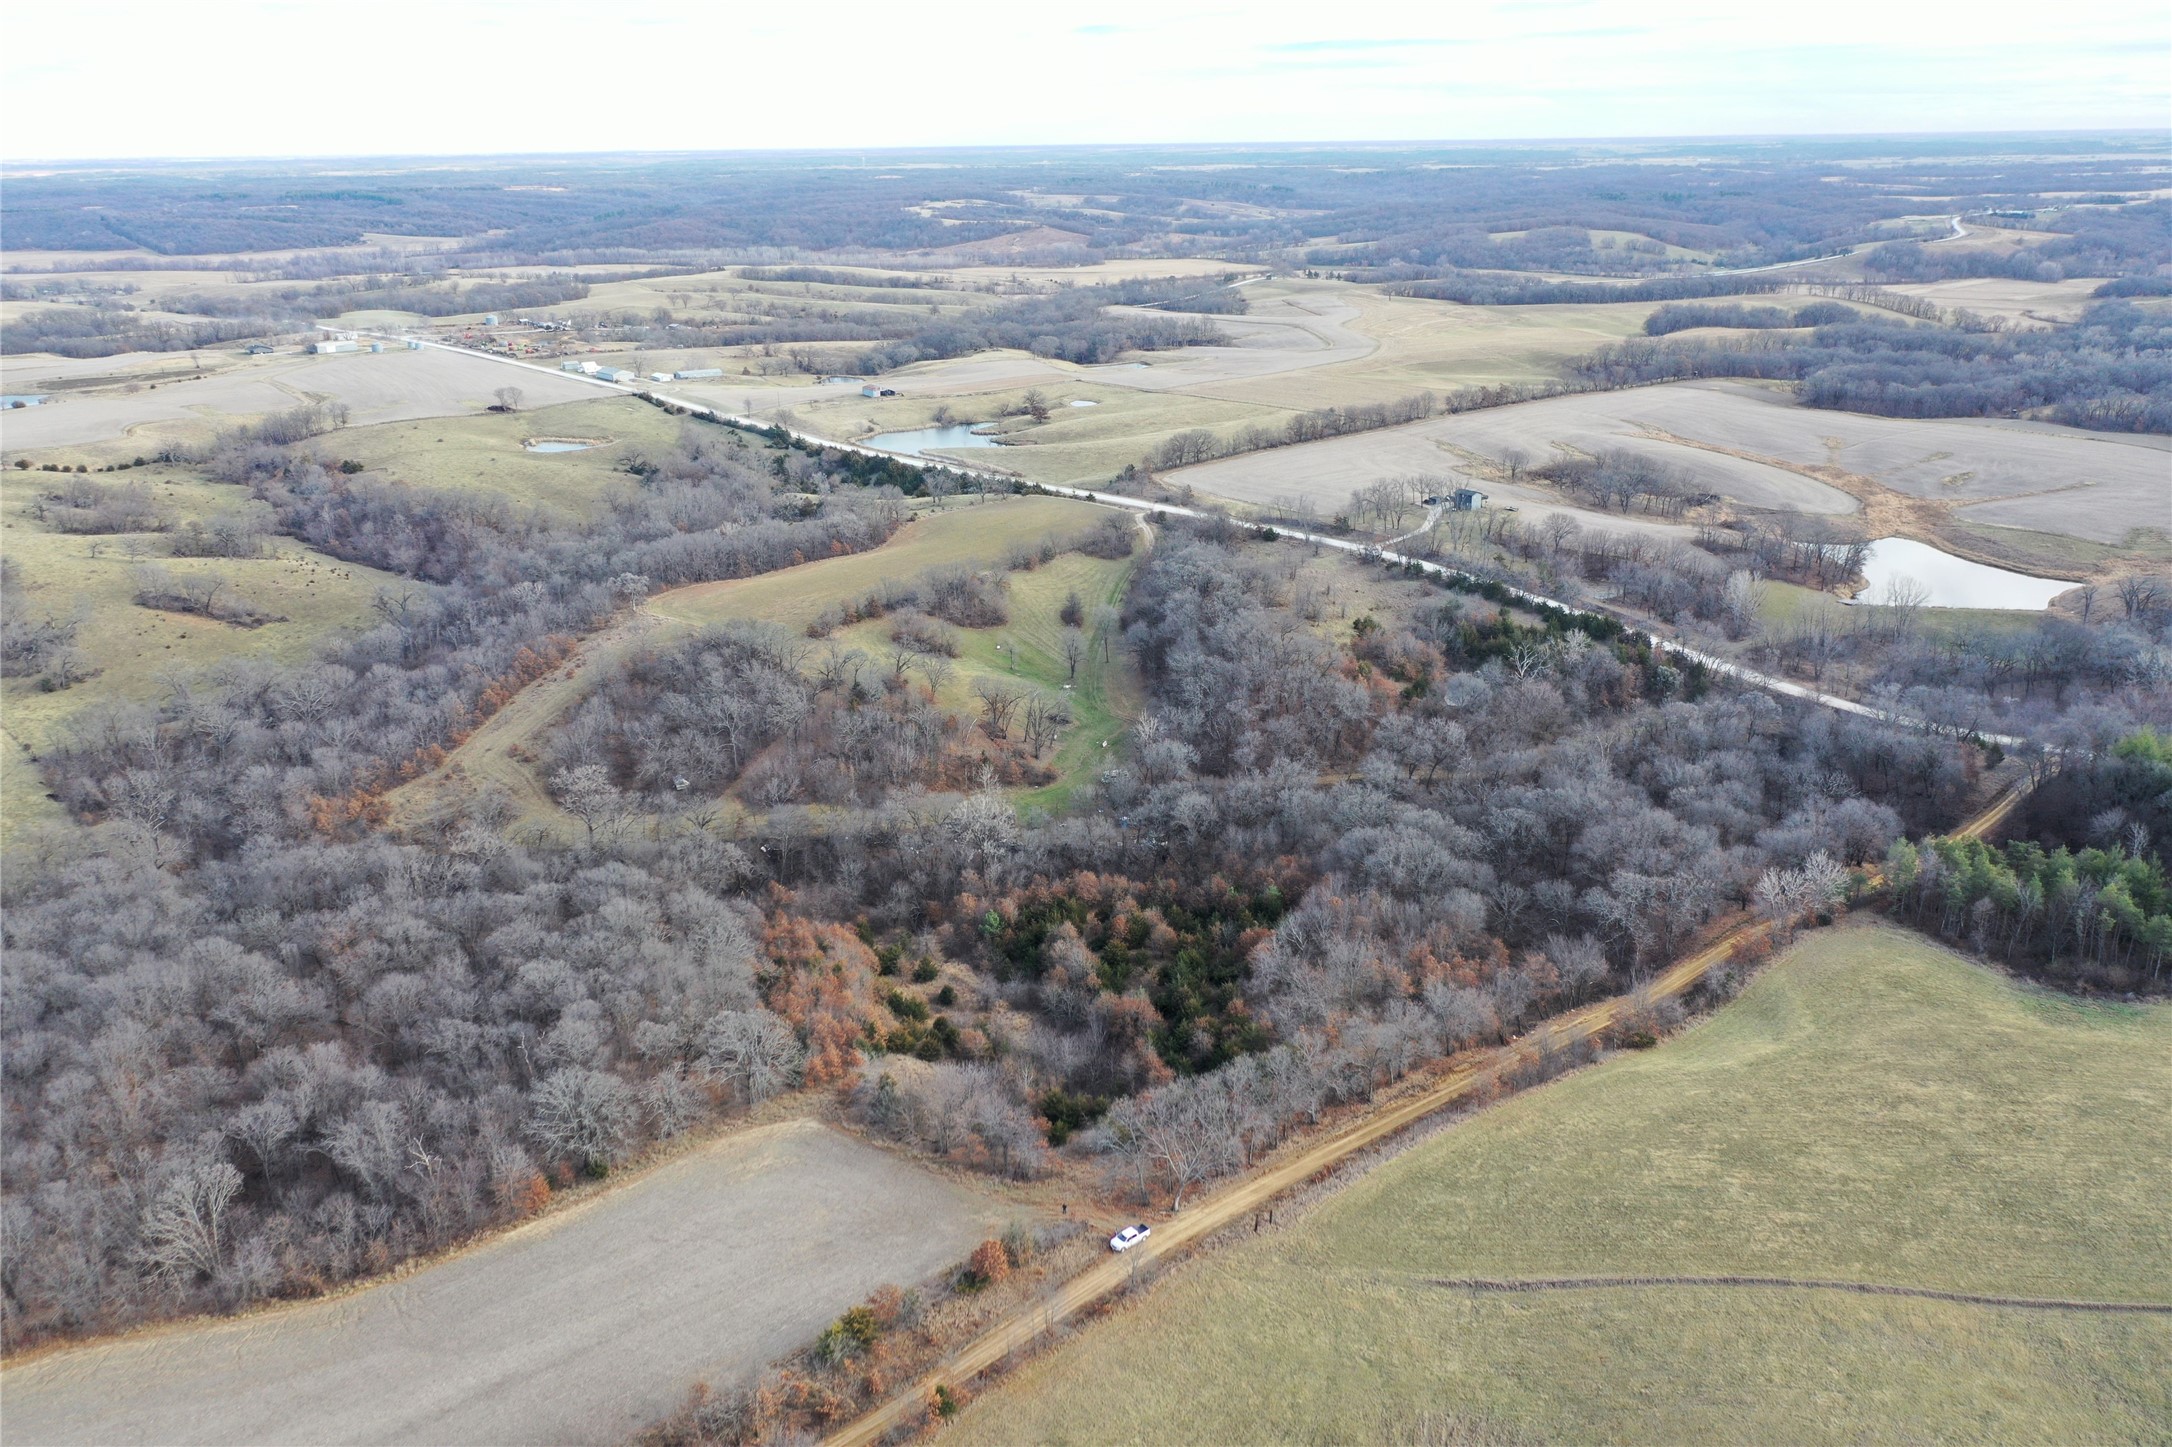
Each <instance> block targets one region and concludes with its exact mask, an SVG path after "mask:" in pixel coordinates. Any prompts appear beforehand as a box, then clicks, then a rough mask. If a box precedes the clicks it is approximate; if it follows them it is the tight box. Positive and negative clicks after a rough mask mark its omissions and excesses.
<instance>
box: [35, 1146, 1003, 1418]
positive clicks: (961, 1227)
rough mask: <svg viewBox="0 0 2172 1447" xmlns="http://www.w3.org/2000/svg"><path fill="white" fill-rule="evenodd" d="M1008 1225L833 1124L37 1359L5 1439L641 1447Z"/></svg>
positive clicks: (715, 1152) (718, 1152) (702, 1154)
mask: <svg viewBox="0 0 2172 1447" xmlns="http://www.w3.org/2000/svg"><path fill="white" fill-rule="evenodd" d="M1001 1219H1003V1218H1002V1216H1001V1213H1000V1210H999V1208H998V1207H996V1206H995V1205H994V1204H993V1203H992V1202H991V1201H990V1200H989V1199H987V1198H984V1197H980V1196H976V1195H973V1194H971V1193H969V1192H967V1191H966V1190H964V1189H962V1188H960V1187H958V1186H955V1185H952V1184H950V1183H949V1182H947V1181H945V1180H943V1179H942V1178H941V1177H939V1176H936V1175H934V1174H932V1173H930V1172H927V1171H924V1170H921V1169H920V1168H918V1167H917V1166H914V1165H912V1164H910V1163H908V1162H906V1161H904V1160H902V1159H900V1158H898V1157H895V1156H892V1155H889V1154H887V1153H885V1152H883V1151H880V1150H877V1149H875V1148H874V1147H872V1146H868V1145H864V1144H862V1143H860V1142H859V1141H856V1140H854V1139H852V1138H851V1137H850V1136H846V1135H843V1134H841V1133H839V1132H837V1131H834V1130H832V1129H830V1128H829V1127H827V1126H824V1125H821V1124H818V1123H816V1122H814V1121H809V1120H796V1121H787V1122H784V1123H782V1124H777V1125H770V1126H763V1127H758V1128H754V1129H749V1130H745V1131H741V1132H738V1133H736V1134H733V1135H730V1136H727V1137H725V1138H724V1139H722V1140H720V1141H717V1142H715V1143H714V1144H711V1145H707V1146H704V1147H701V1148H699V1149H697V1150H695V1151H692V1152H690V1153H689V1154H687V1155H685V1156H683V1157H681V1158H680V1159H678V1160H675V1161H672V1162H670V1163H668V1164H666V1165H663V1166H661V1167H659V1168H657V1169H656V1170H654V1171H651V1172H649V1173H647V1174H645V1175H643V1176H640V1177H638V1178H636V1179H633V1180H630V1181H628V1182H627V1183H626V1184H625V1185H623V1186H621V1187H618V1188H617V1189H613V1190H608V1191H605V1192H603V1193H601V1194H599V1195H597V1196H596V1197H594V1198H593V1199H591V1200H588V1201H586V1202H582V1203H580V1204H577V1205H575V1206H573V1207H571V1208H569V1209H567V1210H565V1211H563V1212H560V1213H557V1214H553V1215H550V1216H547V1217H545V1218H544V1219H542V1220H540V1221H536V1222H534V1223H531V1224H530V1225H527V1226H524V1227H522V1228H520V1229H519V1230H516V1231H514V1232H512V1233H510V1234H509V1235H506V1236H504V1237H501V1238H499V1239H497V1240H495V1241H492V1242H489V1243H488V1244H486V1245H483V1246H480V1247H477V1248H476V1249H474V1250H472V1251H469V1252H467V1253H465V1254H463V1255H460V1256H456V1257H454V1258H452V1259H451V1260H448V1261H445V1262H443V1263H441V1264H439V1265H435V1266H431V1267H427V1268H425V1269H423V1270H420V1271H417V1272H415V1273H413V1274H411V1275H408V1276H405V1277H402V1278H400V1279H398V1280H395V1281H392V1282H388V1283H386V1284H384V1285H381V1286H375V1287H370V1288H367V1289H364V1290H361V1291H357V1292H352V1293H349V1294H347V1295H343V1296H338V1297H334V1298H332V1299H330V1300H327V1301H322V1302H314V1303H309V1304H305V1305H300V1306H293V1307H285V1308H280V1309H277V1310H272V1311H267V1312H262V1313H259V1314H257V1315H254V1316H249V1317H244V1318H241V1319H238V1320H234V1321H223V1322H213V1323H208V1324H202V1325H189V1326H182V1327H178V1328H171V1329H166V1330H155V1331H149V1332H144V1333H141V1334H138V1335H134V1336H129V1337H123V1338H121V1339H119V1340H116V1341H113V1342H111V1343H106V1344H102V1345H95V1346H89V1347H83V1348H78V1349H75V1350H70V1351H61V1352H54V1353H51V1354H49V1355H44V1356H40V1357H35V1358H33V1359H31V1360H29V1361H26V1362H24V1363H22V1364H20V1365H17V1366H14V1367H12V1368H10V1369H9V1370H8V1371H7V1373H6V1375H5V1379H4V1381H5V1389H6V1396H7V1435H8V1440H9V1441H10V1442H13V1443H22V1444H42V1443H78V1442H79V1443H100V1444H104V1443H153V1442H155V1443H175V1444H179V1443H232V1442H284V1443H329V1442H340V1443H364V1442H561V1443H588V1442H597V1443H601V1442H619V1441H624V1440H625V1439H626V1438H627V1437H629V1436H631V1435H632V1434H633V1433H634V1432H635V1431H636V1430H638V1429H639V1428H640V1427H642V1426H643V1425H644V1424H646V1423H647V1422H649V1421H651V1420H653V1419H655V1418H656V1417H658V1416H661V1415H662V1414H663V1413H665V1412H666V1411H669V1410H670V1409H671V1408H672V1407H673V1406H675V1405H677V1403H678V1401H679V1400H680V1398H681V1397H682V1396H683V1395H684V1393H685V1391H686V1389H687V1387H688V1386H689V1385H690V1384H691V1383H692V1382H693V1381H695V1380H696V1379H706V1380H707V1381H709V1382H710V1383H711V1384H712V1385H716V1386H719V1387H723V1386H730V1385H737V1384H738V1383H739V1382H741V1381H744V1380H747V1379H750V1378H751V1377H752V1376H753V1375H754V1374H755V1373H756V1372H757V1371H759V1369H760V1368H761V1367H762V1366H763V1365H764V1364H765V1363H767V1362H769V1361H771V1360H773V1359H775V1358H776V1357H778V1356H780V1355H782V1354H783V1353H785V1352H787V1351H789V1350H791V1349H792V1348H794V1347H796V1346H798V1345H800V1344H801V1343H802V1342H804V1341H806V1340H807V1339H809V1338H811V1337H812V1336H813V1335H814V1334H815V1333H816V1332H817V1331H818V1330H820V1328H821V1327H822V1326H823V1324H824V1323H826V1322H828V1321H829V1320H831V1319H832V1318H834V1317H835V1316H836V1315H837V1313H838V1312H840V1311H841V1310H843V1309H844V1308H845V1307H847V1306H850V1305H851V1304H852V1303H853V1302H855V1301H857V1300H860V1299H861V1298H863V1297H865V1296H866V1295H867V1294H868V1293H869V1292H870V1291H872V1290H873V1289H874V1288H875V1287H877V1286H880V1285H882V1284H883V1283H885V1282H898V1283H910V1282H913V1281H916V1280H919V1279H921V1278H923V1277H926V1276H928V1275H931V1274H933V1273H934V1272H936V1271H938V1270H940V1269H942V1268H943V1267H944V1266H945V1265H947V1264H948V1263H950V1262H952V1261H955V1260H958V1259H960V1258H962V1257H963V1256H964V1255H965V1253H966V1251H967V1250H968V1249H970V1247H971V1246H972V1244H973V1243H974V1242H975V1241H976V1240H979V1239H981V1238H982V1237H984V1236H986V1235H987V1234H988V1228H989V1227H990V1226H991V1225H993V1224H996V1223H997V1222H998V1221H1000V1220H1001Z"/></svg>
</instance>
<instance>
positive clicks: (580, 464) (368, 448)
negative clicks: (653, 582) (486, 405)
mask: <svg viewBox="0 0 2172 1447" xmlns="http://www.w3.org/2000/svg"><path fill="white" fill-rule="evenodd" d="M491 370H492V371H493V372H494V373H496V374H497V375H498V376H499V377H501V378H504V379H506V380H509V381H511V382H512V383H513V384H514V385H517V386H519V387H521V388H522V390H523V391H526V390H527V384H526V383H525V382H524V381H521V380H520V374H519V373H517V372H515V371H514V370H513V369H512V368H510V367H493V368H492V369H491ZM501 385H503V383H502V382H501ZM695 425H703V424H694V423H688V422H686V421H684V420H682V419H680V418H676V417H672V416H669V415H667V414H666V413H664V412H661V411H659V410H658V409H656V408H654V407H651V406H650V405H649V404H648V403H646V402H641V401H637V400H635V399H634V398H632V397H626V396H612V395H609V394H607V393H601V392H598V391H597V389H596V388H594V387H584V388H582V389H581V393H580V400H576V401H570V402H561V403H559V404H557V405H555V406H546V407H533V408H530V407H526V406H525V405H524V407H523V410H522V411H519V412H514V413H502V412H483V413H476V414H474V415H471V416H459V417H445V418H427V419H423V420H419V421H405V422H385V423H379V424H377V425H375V426H369V427H348V428H344V429H342V430H341V431H339V432H337V433H335V434H333V435H331V436H328V437H325V438H322V439H320V440H319V441H318V443H317V444H316V445H317V446H318V447H319V448H320V449H321V450H322V451H324V452H326V453H329V454H331V455H334V456H337V457H341V458H352V459H353V460H354V461H357V462H360V463H362V464H364V465H365V466H367V467H368V468H369V469H370V471H371V472H372V473H374V474H377V475H380V476H383V477H387V478H391V479H393V480H395V481H399V482H408V483H413V484H415V485H417V486H421V487H439V488H449V489H452V490H455V491H478V492H484V493H495V494H497V495H499V496H502V497H504V498H507V499H508V500H510V501H513V502H516V503H523V504H529V503H533V504H540V505H543V506H545V507H550V508H554V509H556V510H558V511H560V512H562V513H566V514H570V515H573V516H576V517H586V516H588V515H589V514H591V513H593V512H594V511H595V509H596V507H597V505H598V504H599V503H600V502H601V501H602V500H603V498H604V497H605V496H606V495H607V494H609V493H610V492H612V491H615V490H618V489H622V488H626V487H630V486H632V485H633V481H634V480H633V478H632V477H631V476H630V475H628V474H627V473H626V472H625V470H624V465H625V463H626V460H627V459H628V457H630V456H631V455H632V454H633V453H635V452H637V451H640V450H644V449H646V450H650V451H663V450H667V449H669V448H670V447H671V445H672V444H673V442H675V441H676V440H677V438H678V436H679V433H680V430H681V429H682V428H685V427H688V426H695ZM535 437H562V438H582V439H592V440H595V441H597V442H598V443H599V444H601V445H599V446H596V447H592V448H589V449H587V450H585V451H580V452H530V451H528V450H527V449H526V448H525V447H524V446H523V445H522V444H524V443H525V442H526V441H527V440H528V439H530V438H535Z"/></svg>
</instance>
